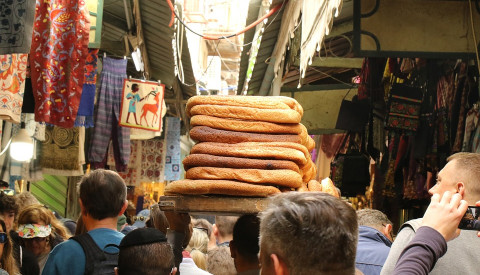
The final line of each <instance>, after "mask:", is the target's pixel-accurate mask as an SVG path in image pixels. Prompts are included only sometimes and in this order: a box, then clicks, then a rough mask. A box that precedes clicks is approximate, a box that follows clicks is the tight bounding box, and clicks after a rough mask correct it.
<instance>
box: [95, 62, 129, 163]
mask: <svg viewBox="0 0 480 275" xmlns="http://www.w3.org/2000/svg"><path fill="white" fill-rule="evenodd" d="M126 71H127V60H126V59H112V58H108V57H105V58H104V59H103V70H102V75H101V83H100V92H99V96H98V103H97V112H96V117H95V127H94V129H93V135H92V139H91V146H90V151H89V161H90V164H91V166H92V168H93V169H98V168H105V166H106V164H107V150H108V145H109V143H110V140H112V144H113V154H114V157H115V168H116V170H117V171H119V172H120V171H121V172H123V171H125V170H126V168H127V164H128V159H129V158H130V129H128V128H125V127H120V126H119V125H118V121H119V118H120V104H121V102H122V89H123V80H124V79H125V78H127V74H126Z"/></svg>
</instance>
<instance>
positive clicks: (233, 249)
mask: <svg viewBox="0 0 480 275" xmlns="http://www.w3.org/2000/svg"><path fill="white" fill-rule="evenodd" d="M228 246H230V256H232V258H233V259H235V258H236V257H237V248H236V247H235V242H234V241H233V240H231V241H230V243H229V244H228Z"/></svg>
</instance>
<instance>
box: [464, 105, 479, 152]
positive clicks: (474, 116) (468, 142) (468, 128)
mask: <svg viewBox="0 0 480 275" xmlns="http://www.w3.org/2000/svg"><path fill="white" fill-rule="evenodd" d="M478 116H479V112H478V105H477V106H475V107H473V108H472V109H470V111H468V113H467V118H466V119H465V135H464V137H463V145H462V152H472V144H473V136H474V134H475V129H477V126H478Z"/></svg>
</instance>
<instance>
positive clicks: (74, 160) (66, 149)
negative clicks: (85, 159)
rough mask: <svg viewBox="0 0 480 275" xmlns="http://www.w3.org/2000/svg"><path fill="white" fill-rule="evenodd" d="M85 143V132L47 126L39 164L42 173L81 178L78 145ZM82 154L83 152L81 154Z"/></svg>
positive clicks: (76, 128) (77, 128) (81, 169)
mask: <svg viewBox="0 0 480 275" xmlns="http://www.w3.org/2000/svg"><path fill="white" fill-rule="evenodd" d="M84 142H85V132H84V131H83V132H81V131H80V128H79V127H75V128H70V129H67V128H62V127H58V126H47V127H46V131H45V141H44V142H43V144H42V153H41V155H40V163H41V166H42V170H43V173H45V174H51V175H61V176H82V175H83V168H82V165H81V163H80V160H81V159H82V157H81V156H80V148H83V147H81V146H80V143H84ZM82 153H83V152H82Z"/></svg>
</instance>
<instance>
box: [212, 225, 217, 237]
mask: <svg viewBox="0 0 480 275" xmlns="http://www.w3.org/2000/svg"><path fill="white" fill-rule="evenodd" d="M212 232H213V235H214V236H215V237H217V236H218V228H217V225H216V224H213V225H212Z"/></svg>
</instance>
